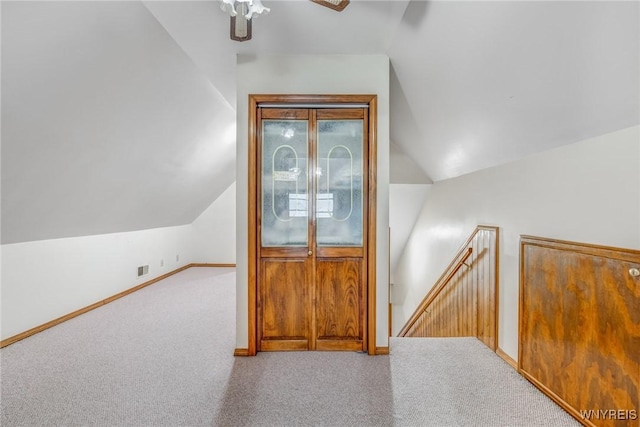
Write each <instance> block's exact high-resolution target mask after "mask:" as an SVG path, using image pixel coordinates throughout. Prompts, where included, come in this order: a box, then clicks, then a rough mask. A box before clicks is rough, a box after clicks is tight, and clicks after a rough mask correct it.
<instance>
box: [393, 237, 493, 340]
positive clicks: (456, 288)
mask: <svg viewBox="0 0 640 427" xmlns="http://www.w3.org/2000/svg"><path fill="white" fill-rule="evenodd" d="M498 231H499V229H498V227H491V226H484V225H481V226H478V227H477V228H476V229H475V231H474V232H473V234H472V235H471V237H469V239H468V240H467V241H466V243H465V244H464V245H463V246H462V248H461V249H460V250H459V251H458V253H457V254H456V255H455V257H454V258H453V261H451V263H450V264H449V266H448V267H447V269H446V270H445V271H444V273H443V274H442V275H441V276H440V278H439V279H438V281H437V282H436V283H435V285H434V286H433V287H432V288H431V290H430V291H429V292H428V293H427V295H426V296H425V297H424V299H423V300H422V302H421V303H420V305H419V306H418V308H417V309H416V311H415V312H414V313H413V315H412V316H411V317H410V318H409V320H408V321H407V323H406V324H405V326H404V327H403V328H402V330H401V331H400V334H399V335H398V336H400V337H477V338H478V339H480V340H481V341H482V342H483V343H485V344H486V345H487V347H489V348H491V349H492V350H494V351H495V350H496V348H497V344H498V322H497V317H498V308H497V307H498V303H497V301H498V265H499V263H498V253H499V252H498Z"/></svg>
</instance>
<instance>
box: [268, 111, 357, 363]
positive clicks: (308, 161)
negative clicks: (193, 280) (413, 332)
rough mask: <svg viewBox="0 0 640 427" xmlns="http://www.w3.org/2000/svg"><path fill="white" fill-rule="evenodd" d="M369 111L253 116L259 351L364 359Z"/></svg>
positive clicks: (285, 112) (273, 113) (297, 112)
mask: <svg viewBox="0 0 640 427" xmlns="http://www.w3.org/2000/svg"><path fill="white" fill-rule="evenodd" d="M368 129H369V127H368V111H367V109H366V108H259V109H258V112H257V126H256V131H257V142H258V143H257V146H256V148H257V150H258V153H257V156H256V158H257V160H258V162H257V169H258V171H257V181H258V186H257V187H258V191H257V196H258V203H257V208H258V209H257V214H258V218H257V227H258V232H257V262H258V266H257V267H258V268H257V284H258V286H257V311H258V316H257V336H258V340H257V350H258V351H283V350H356V351H363V350H366V348H367V347H366V344H367V343H366V337H367V286H366V280H367V256H366V254H367V243H368V242H367V235H368V233H367V230H368V223H367V221H368V215H367V213H368V207H369V206H368V203H369V201H368V194H369V191H368V188H369V181H368V180H369V176H368V172H369V150H368V141H369V135H368Z"/></svg>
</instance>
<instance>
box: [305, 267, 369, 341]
mask: <svg viewBox="0 0 640 427" xmlns="http://www.w3.org/2000/svg"><path fill="white" fill-rule="evenodd" d="M362 268H363V263H362V258H353V259H346V258H339V259H333V258H329V259H322V258H319V259H318V260H317V262H316V293H315V299H316V304H315V316H316V317H315V327H316V340H317V341H316V346H317V349H318V350H338V349H339V350H359V351H362V350H364V349H363V347H362V344H363V340H364V330H365V328H364V322H365V317H366V313H365V306H364V305H365V301H366V300H365V297H364V295H362V292H363V290H364V287H363V286H362V280H363V272H362Z"/></svg>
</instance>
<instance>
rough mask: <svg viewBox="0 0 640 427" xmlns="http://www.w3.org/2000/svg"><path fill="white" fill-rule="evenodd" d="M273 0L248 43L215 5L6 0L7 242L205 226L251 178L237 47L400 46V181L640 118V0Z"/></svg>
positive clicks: (394, 128) (368, 49)
mask: <svg viewBox="0 0 640 427" xmlns="http://www.w3.org/2000/svg"><path fill="white" fill-rule="evenodd" d="M264 2H265V4H266V5H267V6H269V7H271V13H270V14H268V15H266V16H262V17H259V18H258V19H256V20H255V22H254V27H253V37H254V39H253V40H252V41H249V42H245V43H237V42H233V41H231V40H229V28H228V26H229V18H228V16H227V15H225V14H224V13H223V12H222V11H221V10H220V8H219V3H218V2H217V1H214V0H211V1H193V2H191V1H147V2H144V3H140V2H128V1H125V2H58V1H48V2H6V1H3V2H2V3H1V7H2V124H3V127H2V229H3V236H2V241H3V243H13V242H20V241H28V240H38V239H45V238H55V237H69V236H78V235H87V234H99V233H103V232H111V231H129V230H135V229H141V228H152V227H158V226H166V225H178V224H186V223H190V222H191V221H193V219H195V218H196V217H197V216H198V215H199V214H200V213H201V212H202V211H203V210H204V209H205V208H206V207H207V206H208V205H209V204H210V203H211V202H213V201H214V200H215V199H216V198H217V197H218V196H219V195H220V194H221V193H222V191H223V190H224V188H226V187H227V186H228V185H229V184H230V183H231V182H232V181H233V180H234V176H233V175H234V166H233V165H234V161H235V159H234V155H235V150H234V141H233V140H232V139H233V136H234V126H235V111H234V110H235V106H236V102H237V100H236V99H235V64H236V54H238V53H242V54H249V55H250V54H265V53H280V54H282V53H286V54H297V53H304V54H380V53H382V54H387V55H388V56H389V58H390V60H391V64H392V70H391V81H390V91H391V139H392V142H393V143H394V152H395V153H396V154H395V157H394V156H392V157H394V158H395V159H400V160H399V161H400V163H395V164H396V165H401V164H405V165H408V164H409V163H410V162H409V163H407V159H409V160H413V161H415V163H416V164H417V165H418V169H415V165H413V168H414V169H415V170H414V171H413V173H412V174H411V176H407V174H406V173H404V171H400V172H398V171H396V172H394V170H393V168H394V162H392V171H391V173H392V182H393V179H398V180H399V182H412V183H429V182H430V181H431V180H433V181H438V180H442V179H447V178H451V177H455V176H458V175H461V174H465V173H469V172H472V171H475V170H479V169H482V168H486V167H489V166H493V165H497V164H500V163H504V162H508V161H510V160H514V159H517V158H520V157H523V156H527V155H530V154H533V153H536V152H539V151H542V150H546V149H550V148H553V147H556V146H560V145H563V144H568V143H572V142H575V141H579V140H581V139H585V138H588V137H592V136H596V135H599V134H603V133H606V132H609V131H613V130H616V129H621V128H624V127H628V126H632V125H636V124H638V123H640V119H639V116H640V107H639V98H640V96H639V95H640V86H639V80H640V77H639V76H640V66H639V63H640V59H639V56H640V32H639V17H640V3H638V2H636V1H627V2H613V1H607V2H605V1H603V2H583V1H570V2H548V1H533V2H524V1H513V2H510V1H499V2H483V1H471V2H459V1H441V2H424V1H412V2H408V1H405V0H399V1H358V0H351V4H350V5H349V6H348V7H347V8H346V9H345V11H343V12H340V13H338V12H334V11H332V10H330V9H327V8H323V7H322V6H319V5H317V4H314V3H311V2H309V1H306V0H297V1H269V0H264ZM363 78H366V76H363ZM392 160H393V159H392ZM403 162H404V163H403ZM395 167H398V166H395ZM394 177H396V178H394Z"/></svg>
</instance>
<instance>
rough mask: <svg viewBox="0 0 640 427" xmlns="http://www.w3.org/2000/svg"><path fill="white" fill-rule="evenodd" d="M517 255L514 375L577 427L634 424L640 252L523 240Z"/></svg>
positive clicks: (639, 370) (639, 369) (638, 403)
mask: <svg viewBox="0 0 640 427" xmlns="http://www.w3.org/2000/svg"><path fill="white" fill-rule="evenodd" d="M520 251H521V252H520V253H521V257H520V262H521V280H520V325H519V328H520V331H519V335H520V354H519V358H518V359H519V365H518V367H519V370H520V372H521V373H522V374H523V375H524V376H525V377H527V378H528V379H530V380H531V381H532V382H533V383H534V384H535V385H537V386H538V387H539V388H540V389H541V390H543V391H545V392H546V393H547V394H549V396H550V397H552V398H553V399H555V400H556V401H557V402H558V403H559V404H560V405H561V406H563V407H564V408H565V409H566V410H567V411H569V412H570V413H571V414H572V415H574V417H576V419H578V420H579V421H581V422H583V423H584V424H585V425H595V426H629V427H630V426H638V425H640V422H639V421H638V420H639V419H640V397H639V393H640V279H639V278H638V277H634V276H632V275H631V274H630V270H631V269H633V268H640V251H634V250H627V249H616V248H610V247H602V246H595V245H585V244H580V243H573V242H564V241H557V240H550V239H542V238H536V237H530V236H523V237H522V238H521V248H520ZM585 411H586V413H589V414H590V416H589V418H590V419H589V420H587V419H586V418H585V417H584V414H585ZM589 411H591V412H589Z"/></svg>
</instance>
